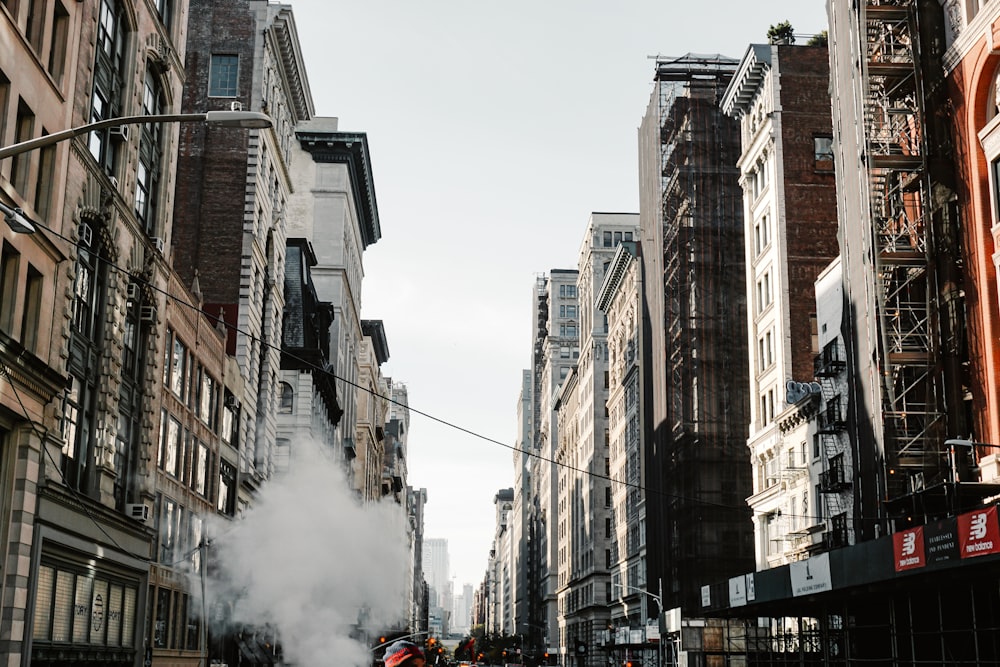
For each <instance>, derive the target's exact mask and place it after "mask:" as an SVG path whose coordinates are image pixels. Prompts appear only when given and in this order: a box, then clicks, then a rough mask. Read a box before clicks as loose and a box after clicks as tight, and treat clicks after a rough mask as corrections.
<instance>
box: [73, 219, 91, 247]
mask: <svg viewBox="0 0 1000 667" xmlns="http://www.w3.org/2000/svg"><path fill="white" fill-rule="evenodd" d="M76 233H77V236H79V237H80V244H81V245H85V246H89V245H90V243H91V241H93V240H94V230H92V229H91V228H90V225H88V224H87V223H86V222H81V223H80V225H79V226H78V227H77V228H76Z"/></svg>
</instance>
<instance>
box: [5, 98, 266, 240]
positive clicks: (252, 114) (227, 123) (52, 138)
mask: <svg viewBox="0 0 1000 667" xmlns="http://www.w3.org/2000/svg"><path fill="white" fill-rule="evenodd" d="M143 123H209V124H211V125H218V126H220V127H242V128H245V129H258V130H260V129H265V128H268V127H271V126H272V125H273V122H272V121H271V118H270V117H269V116H268V115H267V114H263V113H260V112H259V111H207V112H205V113H181V114H151V115H145V116H121V117H120V118H105V119H104V120H99V121H96V122H94V123H87V124H86V125H81V126H79V127H72V128H70V129H68V130H63V131H61V132H56V133H54V134H46V135H45V136H43V137H36V138H34V139H29V140H27V141H22V142H20V143H17V144H11V145H10V146H4V147H3V148H0V160H2V159H4V158H8V157H13V156H15V155H20V154H21V153H27V152H28V151H33V150H35V149H36V148H43V147H45V146H51V145H52V144H56V143H59V142H60V141H66V140H67V139H72V138H73V137H78V136H80V135H81V134H86V133H87V132H93V131H94V130H103V129H105V128H108V127H121V126H122V125H141V124H143ZM0 213H3V219H4V222H6V223H7V225H8V226H9V227H10V228H11V230H13V231H14V232H16V233H18V234H34V233H35V231H36V227H35V224H34V223H33V222H32V221H31V220H29V219H28V218H27V217H26V216H25V215H24V211H23V210H21V209H20V208H11V207H10V206H7V205H6V204H4V203H3V202H0Z"/></svg>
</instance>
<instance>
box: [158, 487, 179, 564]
mask: <svg viewBox="0 0 1000 667" xmlns="http://www.w3.org/2000/svg"><path fill="white" fill-rule="evenodd" d="M159 519H160V521H159V524H160V548H159V550H158V552H157V553H158V558H157V561H158V562H160V563H163V564H164V565H173V563H174V560H175V556H176V553H177V548H178V546H179V544H178V537H179V535H180V532H181V531H180V527H181V508H180V506H179V505H178V504H177V502H176V501H174V500H171V499H170V498H167V497H166V496H160V517H159Z"/></svg>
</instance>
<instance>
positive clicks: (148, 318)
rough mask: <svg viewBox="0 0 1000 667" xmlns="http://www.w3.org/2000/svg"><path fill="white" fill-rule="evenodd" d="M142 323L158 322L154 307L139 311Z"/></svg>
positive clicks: (145, 307)
mask: <svg viewBox="0 0 1000 667" xmlns="http://www.w3.org/2000/svg"><path fill="white" fill-rule="evenodd" d="M139 321H140V322H156V308H154V307H153V306H143V307H142V308H141V309H140V310H139Z"/></svg>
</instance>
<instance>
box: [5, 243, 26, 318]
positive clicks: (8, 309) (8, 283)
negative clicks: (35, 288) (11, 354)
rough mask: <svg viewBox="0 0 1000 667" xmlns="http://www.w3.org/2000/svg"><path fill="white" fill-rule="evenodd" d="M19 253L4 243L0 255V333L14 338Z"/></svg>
mask: <svg viewBox="0 0 1000 667" xmlns="http://www.w3.org/2000/svg"><path fill="white" fill-rule="evenodd" d="M20 263H21V253H19V252H18V251H17V250H15V249H14V247H13V246H12V245H10V244H9V243H6V242H4V244H3V252H2V254H0V331H3V332H4V333H6V334H8V335H9V336H12V337H13V336H14V313H15V312H16V308H17V294H18V277H19V269H20Z"/></svg>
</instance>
